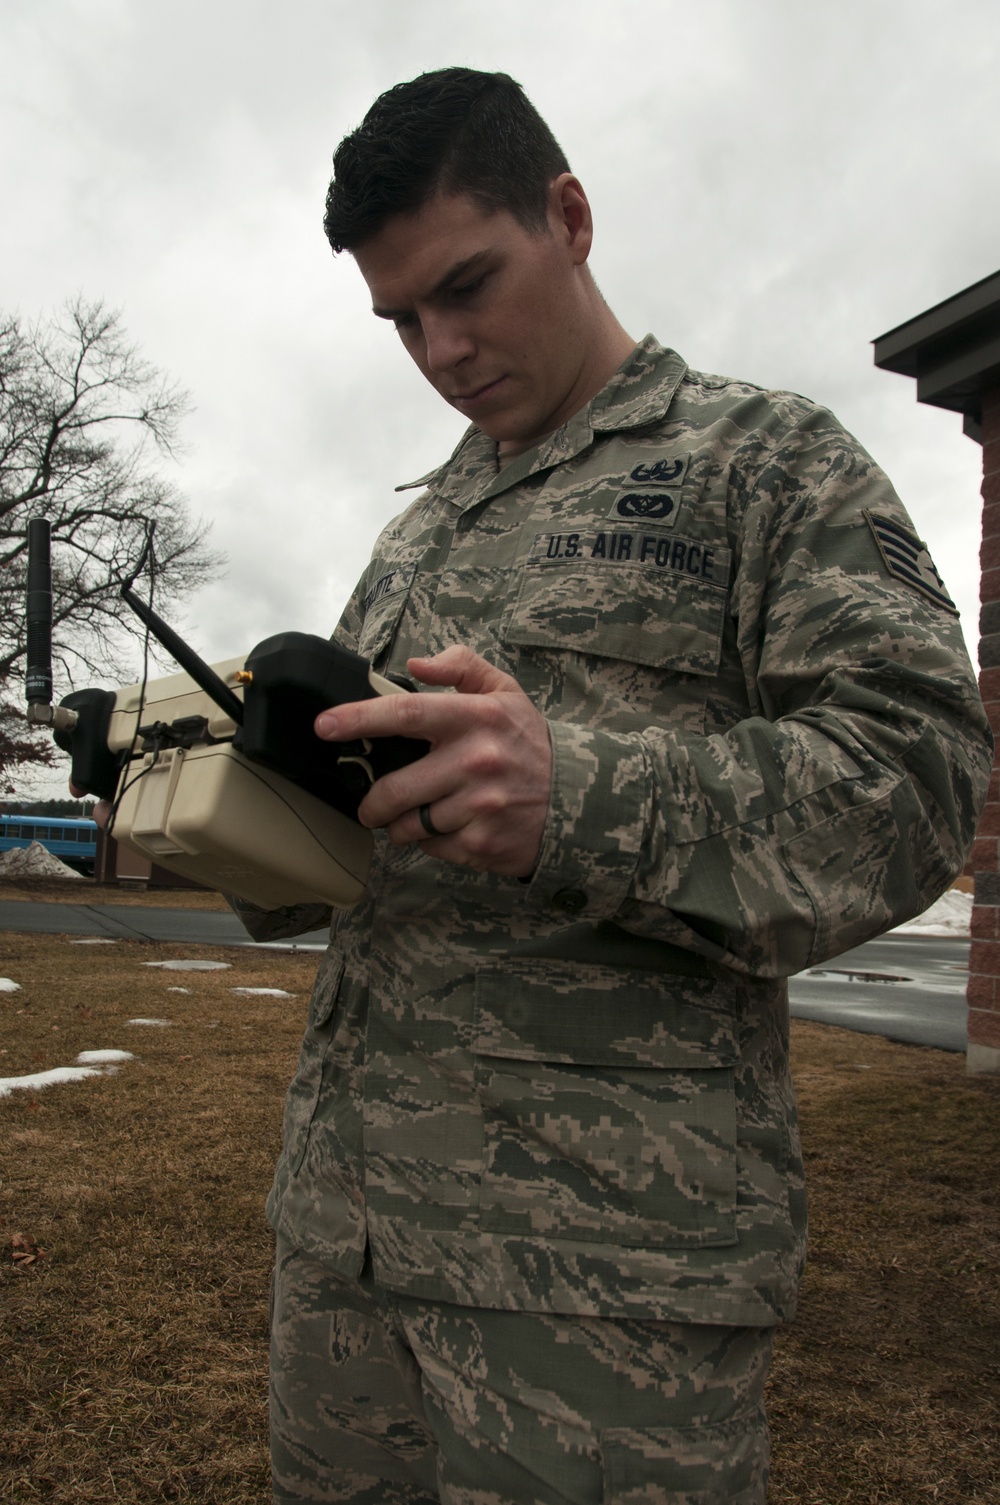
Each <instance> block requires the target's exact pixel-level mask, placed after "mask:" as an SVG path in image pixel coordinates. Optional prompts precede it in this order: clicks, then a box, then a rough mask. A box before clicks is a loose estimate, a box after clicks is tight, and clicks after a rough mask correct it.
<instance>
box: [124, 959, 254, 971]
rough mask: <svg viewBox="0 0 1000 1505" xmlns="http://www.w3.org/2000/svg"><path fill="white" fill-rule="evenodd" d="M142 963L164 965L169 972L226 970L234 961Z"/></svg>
mask: <svg viewBox="0 0 1000 1505" xmlns="http://www.w3.org/2000/svg"><path fill="white" fill-rule="evenodd" d="M142 965H143V966H144V967H163V968H164V970H165V971H167V972H224V971H226V970H227V969H228V968H229V967H231V966H232V962H202V961H173V962H143V964H142Z"/></svg>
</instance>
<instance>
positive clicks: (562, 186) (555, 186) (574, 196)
mask: <svg viewBox="0 0 1000 1505" xmlns="http://www.w3.org/2000/svg"><path fill="white" fill-rule="evenodd" d="M549 224H550V226H551V228H552V231H553V233H554V234H555V235H556V237H557V239H559V240H560V241H561V242H562V243H563V244H564V245H565V246H566V248H567V250H568V251H569V253H570V257H571V260H572V261H573V264H574V265H575V266H583V264H584V262H585V261H586V260H587V257H588V256H589V255H590V248H591V246H592V245H593V243H594V221H593V218H592V216H591V213H590V202H589V200H588V198H587V195H586V194H585V193H584V191H583V184H582V183H581V182H580V179H579V178H576V177H574V176H573V174H572V173H571V172H563V173H560V174H559V176H558V177H557V178H553V179H552V182H551V183H550V184H549Z"/></svg>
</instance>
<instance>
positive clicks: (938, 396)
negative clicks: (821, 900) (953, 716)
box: [874, 272, 1000, 1072]
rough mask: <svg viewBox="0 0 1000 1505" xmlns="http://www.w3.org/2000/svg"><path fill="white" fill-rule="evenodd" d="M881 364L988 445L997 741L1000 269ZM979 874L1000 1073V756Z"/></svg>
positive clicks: (984, 1024) (975, 1040)
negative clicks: (914, 383) (956, 415)
mask: <svg viewBox="0 0 1000 1505" xmlns="http://www.w3.org/2000/svg"><path fill="white" fill-rule="evenodd" d="M874 344H875V364H876V366H881V367H882V368H883V369H885V370H887V371H898V372H900V373H901V374H902V375H904V376H913V377H916V381H917V401H918V402H927V403H931V404H932V405H933V406H934V407H939V408H951V409H953V410H954V411H955V412H957V413H961V414H962V415H963V428H964V431H965V433H966V434H968V436H969V438H970V439H974V440H975V441H976V442H977V443H979V444H981V445H982V447H983V485H982V496H983V529H982V544H981V547H980V554H979V558H980V568H981V578H980V601H981V602H982V609H981V611H980V616H979V632H980V637H979V668H980V673H979V685H980V689H981V691H982V695H983V700H984V701H985V703H986V708H987V710H988V712H989V716H990V722H991V724H992V727H993V731H994V734H995V735H996V736H997V738H998V740H1000V272H995V273H994V274H993V275H992V276H991V277H984V278H983V280H982V281H981V282H976V283H974V284H973V286H972V287H967V288H966V289H965V290H964V291H963V292H961V293H956V294H955V295H954V297H952V298H947V299H946V300H945V301H944V302H943V303H939V304H937V306H936V307H934V308H930V309H928V310H927V311H926V313H922V314H918V315H917V317H916V318H914V319H909V320H908V321H907V322H906V323H905V324H901V325H900V326H899V328H898V329H892V330H890V331H889V333H888V334H884V335H881V336H880V338H879V339H877V340H876V341H875V342H874ZM969 869H970V870H971V872H972V875H973V878H974V882H975V902H974V905H973V910H972V951H971V955H970V959H969V988H968V1002H969V1043H968V1053H967V1057H966V1059H967V1062H968V1068H969V1070H970V1071H978V1072H984V1071H989V1072H1000V764H998V762H996V761H995V762H994V766H993V777H992V779H991V781H990V791H989V795H988V797H987V802H986V808H985V810H984V811H983V816H982V819H981V821H980V823H979V831H978V833H977V836H976V842H975V845H974V847H973V849H972V857H971V860H970V864H969Z"/></svg>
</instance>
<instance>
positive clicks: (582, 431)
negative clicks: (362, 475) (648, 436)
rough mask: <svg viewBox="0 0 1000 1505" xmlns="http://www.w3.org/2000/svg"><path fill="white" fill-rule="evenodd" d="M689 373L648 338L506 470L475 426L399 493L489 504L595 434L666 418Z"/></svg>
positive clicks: (566, 457)
mask: <svg viewBox="0 0 1000 1505" xmlns="http://www.w3.org/2000/svg"><path fill="white" fill-rule="evenodd" d="M686 371H687V365H686V363H685V362H684V361H683V360H682V359H681V357H680V356H679V355H678V354H677V352H676V351H674V350H668V349H665V348H664V346H662V345H660V344H658V343H657V341H656V340H655V339H654V338H653V336H652V335H651V334H648V335H647V336H646V338H645V339H644V340H642V341H641V342H640V343H639V344H638V345H637V346H636V347H635V349H634V350H633V351H632V353H631V355H630V356H629V357H628V359H627V360H626V361H625V362H624V363H623V364H622V365H621V366H619V368H618V370H617V371H616V372H615V374H614V376H612V377H611V380H610V381H609V382H608V383H607V384H606V386H604V387H602V388H601V390H600V392H598V393H597V395H596V397H593V398H591V400H590V402H589V403H588V404H587V406H586V407H585V408H581V409H580V411H579V412H578V413H574V414H573V417H572V418H569V419H567V421H566V422H565V423H564V424H563V426H562V427H561V428H559V429H556V431H555V433H554V434H550V435H549V436H548V438H547V439H543V440H542V442H541V443H540V444H538V445H536V446H535V447H534V449H529V450H526V451H525V453H524V454H523V455H517V456H516V457H515V458H514V459H513V460H511V462H510V464H509V465H505V466H504V467H503V469H502V470H499V471H498V470H497V461H496V444H495V443H494V441H493V440H492V439H489V438H487V436H486V435H485V434H484V433H483V432H482V430H481V429H478V428H476V427H475V426H473V427H471V428H468V429H466V431H465V433H464V434H463V435H462V438H461V439H460V440H459V443H458V446H457V448H456V449H455V451H454V453H453V454H452V455H451V456H450V457H449V459H447V460H446V461H445V463H444V464H443V465H439V466H438V467H437V468H436V469H435V470H432V471H429V472H428V473H427V475H425V476H421V477H420V478H419V479H418V480H416V481H407V482H406V483H405V484H404V485H402V486H397V487H396V490H397V491H410V490H413V489H414V488H416V487H418V486H420V487H425V488H426V489H427V490H428V491H431V492H433V493H434V494H435V495H436V496H439V497H441V499H442V500H443V501H446V502H451V503H452V505H453V506H456V507H458V508H459V509H462V510H464V509H465V508H466V507H469V506H472V505H473V504H475V503H478V502H483V501H486V500H488V499H489V498H490V497H491V496H497V495H498V494H499V493H500V492H502V491H507V490H508V489H509V488H510V487H511V486H515V485H517V484H518V483H519V482H521V481H523V480H526V479H527V477H528V476H530V475H533V474H534V473H535V472H536V471H540V470H550V469H551V468H552V467H553V466H555V465H562V464H564V463H565V462H566V461H567V460H572V459H573V458H574V456H576V455H578V454H580V453H581V452H582V451H583V450H585V449H587V448H588V446H589V445H591V444H592V443H593V441H594V436H595V434H605V433H617V432H619V431H621V430H622V429H634V428H642V427H643V426H644V425H646V424H648V423H654V422H656V421H657V420H658V419H660V418H662V417H664V415H665V414H666V412H667V409H668V408H669V407H670V404H671V402H672V401H673V398H674V393H675V392H676V391H677V388H678V387H679V386H680V384H681V381H682V380H683V377H684V373H685V372H686Z"/></svg>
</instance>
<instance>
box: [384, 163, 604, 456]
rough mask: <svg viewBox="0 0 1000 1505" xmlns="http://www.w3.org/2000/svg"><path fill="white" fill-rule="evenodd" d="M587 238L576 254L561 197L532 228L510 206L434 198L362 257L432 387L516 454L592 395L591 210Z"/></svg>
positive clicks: (388, 229)
mask: <svg viewBox="0 0 1000 1505" xmlns="http://www.w3.org/2000/svg"><path fill="white" fill-rule="evenodd" d="M573 181H574V182H575V180H573ZM581 197H582V194H581ZM583 203H584V207H585V205H586V201H585V200H583ZM585 236H586V246H585V247H583V248H582V253H581V240H582V237H581V235H580V233H579V230H578V228H576V227H574V224H573V223H572V221H571V218H570V219H567V217H566V215H565V214H564V213H563V211H562V210H561V209H560V208H559V207H557V206H556V204H555V199H554V201H553V206H552V207H551V208H550V213H549V220H548V223H547V225H546V227H545V228H544V229H543V230H541V231H540V232H538V233H532V232H529V231H528V230H526V229H525V228H524V226H523V225H521V224H519V222H518V221H517V220H516V219H515V218H514V216H513V215H512V214H510V213H509V212H508V211H506V210H500V211H497V212H495V213H487V212H485V211H484V210H483V209H482V207H481V206H480V205H479V204H477V203H476V201H475V200H474V199H472V198H470V197H469V196H468V195H466V194H458V195H447V196H445V195H439V196H437V197H436V198H434V199H431V200H430V201H429V202H428V203H427V204H425V205H424V206H423V208H422V209H420V210H418V211H417V213H415V214H408V215H397V216H396V217H395V218H393V219H391V220H389V222H388V223H387V224H386V225H385V227H384V228H383V229H382V230H381V231H379V233H378V234H377V235H375V236H373V237H372V238H371V239H370V240H368V241H366V242H365V243H364V245H362V246H361V247H360V248H359V249H358V250H357V251H356V252H355V259H356V260H357V263H358V266H359V267H360V268H361V273H362V275H363V277H364V279H365V281H366V282H367V284H368V287H369V289H370V291H371V295H372V305H373V307H374V310H375V312H376V314H378V315H379V317H380V318H384V319H389V320H391V321H392V322H393V323H394V324H395V326H396V329H397V330H398V332H399V336H400V339H401V340H402V342H403V344H404V346H405V347H406V349H407V351H408V352H409V354H410V355H411V356H412V358H413V360H414V361H415V362H416V364H417V365H418V366H419V368H420V370H421V371H422V372H423V374H424V376H426V378H427V380H428V381H429V382H430V383H431V385H432V386H433V387H434V388H435V390H436V391H438V392H440V394H441V396H442V397H443V398H444V400H445V401H446V402H448V403H450V404H451V406H452V407H454V408H457V409H458V411H459V412H460V413H462V414H463V415H464V417H466V418H468V419H469V420H470V421H471V422H473V423H475V424H477V425H478V426H479V428H481V429H482V430H483V431H484V433H486V434H488V435H489V437H490V438H491V439H495V440H497V441H498V442H499V444H500V447H501V449H502V450H509V451H513V452H515V453H516V452H517V451H518V450H521V449H526V448H528V447H530V445H531V444H533V443H534V442H536V441H537V440H538V439H540V438H542V437H543V435H545V434H548V433H551V432H552V431H553V430H554V429H556V428H558V427H559V425H560V424H561V423H563V422H564V420H565V419H567V418H568V417H570V416H571V415H572V414H573V413H574V412H576V411H577V409H578V408H579V407H581V406H582V405H583V403H584V402H586V401H587V400H589V397H590V396H591V395H592V393H591V390H590V389H589V388H590V374H591V373H590V370H589V364H588V361H589V358H590V345H591V341H590V338H589V324H588V320H587V317H586V306H585V301H584V300H583V299H582V298H581V292H580V283H579V273H580V269H581V268H582V265H583V263H584V262H585V260H586V253H587V250H589V216H588V220H587V231H586V232H585Z"/></svg>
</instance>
